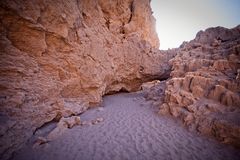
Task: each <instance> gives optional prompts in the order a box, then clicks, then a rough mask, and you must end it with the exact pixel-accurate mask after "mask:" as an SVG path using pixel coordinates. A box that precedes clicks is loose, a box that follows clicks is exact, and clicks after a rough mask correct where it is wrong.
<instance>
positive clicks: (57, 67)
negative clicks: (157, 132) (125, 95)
mask: <svg viewBox="0 0 240 160" xmlns="http://www.w3.org/2000/svg"><path fill="white" fill-rule="evenodd" d="M154 27H155V19H154V18H153V16H152V12H151V8H150V4H149V0H116V1H110V0H109V1H106V0H96V1H95V0H76V1H67V0H55V1H45V0H31V1H24V0H19V1H13V0H7V1H0V103H1V108H0V113H1V114H0V118H1V127H0V136H1V142H0V155H2V157H1V158H6V157H7V156H8V155H9V154H10V153H12V152H13V151H14V150H16V149H18V148H19V147H20V146H21V145H22V144H23V142H25V141H26V140H27V139H28V138H29V137H30V136H31V135H32V133H33V132H34V131H35V130H36V128H38V127H40V126H41V125H43V124H44V123H46V122H49V121H51V120H53V119H59V118H61V117H62V116H64V117H67V116H69V115H77V114H79V113H81V112H83V111H84V110H86V109H87V107H88V106H89V104H94V103H99V102H101V97H102V95H104V94H107V93H110V92H114V91H119V90H121V89H122V90H127V91H134V90H137V89H138V88H139V86H140V84H141V83H142V82H144V81H147V80H151V79H154V78H161V76H164V73H165V71H164V69H165V70H168V69H169V68H168V67H165V65H163V66H161V64H164V63H161V62H163V61H166V62H167V59H166V58H165V57H164V56H163V55H160V54H159V52H158V51H157V49H156V48H158V47H159V41H158V37H157V35H156V32H155V28H154Z"/></svg>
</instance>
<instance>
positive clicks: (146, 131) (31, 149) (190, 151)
mask: <svg viewBox="0 0 240 160" xmlns="http://www.w3.org/2000/svg"><path fill="white" fill-rule="evenodd" d="M157 111H158V108H157V107H153V105H152V104H151V103H150V102H149V101H146V100H145V99H144V96H143V94H142V93H141V92H138V93H120V94H115V95H108V96H105V97H104V98H103V103H102V105H101V106H98V107H94V108H93V109H90V110H88V111H86V112H84V113H83V114H81V115H80V117H81V122H82V123H84V122H85V123H86V122H89V121H92V120H94V119H97V118H100V119H103V121H101V122H99V123H97V124H95V125H93V124H85V125H78V126H75V127H73V128H72V129H68V130H67V131H65V132H64V133H63V134H62V135H61V136H59V137H57V138H56V139H54V140H53V141H50V142H48V143H45V144H42V145H39V146H34V142H35V140H36V137H38V136H43V137H44V136H46V135H47V134H48V133H49V132H50V131H51V130H52V129H53V128H54V127H55V126H56V124H54V123H52V124H48V125H46V126H45V127H42V128H41V129H39V130H38V131H37V132H36V133H35V135H34V137H32V139H31V140H30V141H29V142H28V143H27V145H26V146H25V147H23V149H21V150H20V151H18V152H17V153H15V154H14V156H13V157H12V159H13V160H26V159H34V160H52V159H56V160H66V159H71V160H74V159H76V160H77V159H78V160H168V159H169V160H170V159H173V160H178V159H179V160H180V159H183V160H186V159H192V160H195V159H196V160H197V159H202V160H207V159H214V160H220V159H223V160H234V159H236V160H237V159H239V157H240V152H239V150H237V149H234V148H232V147H231V146H228V145H224V144H221V143H220V142H218V141H215V140H214V139H209V138H207V137H203V136H201V135H197V133H193V132H189V131H188V130H187V129H186V128H184V127H183V126H182V124H181V123H180V121H177V120H174V119H172V118H169V117H166V116H159V115H158V114H157Z"/></svg>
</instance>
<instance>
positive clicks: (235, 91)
mask: <svg viewBox="0 0 240 160" xmlns="http://www.w3.org/2000/svg"><path fill="white" fill-rule="evenodd" d="M175 51H176V53H177V55H176V56H175V57H174V58H173V59H171V60H170V61H169V63H170V64H171V65H172V72H171V77H170V80H168V81H167V83H166V90H165V98H164V103H163V104H162V105H160V111H159V113H160V114H164V115H166V114H170V115H172V116H174V117H177V118H180V119H181V120H182V121H183V122H184V124H185V125H186V126H188V127H189V128H190V129H191V130H197V131H199V132H200V133H203V134H205V135H211V136H213V137H216V138H217V139H218V140H220V141H222V142H224V143H229V144H233V145H235V146H238V147H240V81H239V79H238V74H239V73H238V72H239V68H240V26H238V27H236V28H233V29H226V28H222V27H217V28H209V29H207V30H206V31H204V32H203V31H200V32H199V33H198V34H197V36H196V38H195V39H194V40H192V41H190V42H185V43H183V44H182V45H181V47H180V48H178V49H177V50H175ZM159 99H161V98H159ZM159 101H160V100H159Z"/></svg>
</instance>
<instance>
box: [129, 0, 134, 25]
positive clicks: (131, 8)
mask: <svg viewBox="0 0 240 160" xmlns="http://www.w3.org/2000/svg"><path fill="white" fill-rule="evenodd" d="M133 3H134V0H133V1H132V2H131V4H130V11H131V14H130V18H129V20H128V23H130V22H131V20H132V16H133V11H134V5H133Z"/></svg>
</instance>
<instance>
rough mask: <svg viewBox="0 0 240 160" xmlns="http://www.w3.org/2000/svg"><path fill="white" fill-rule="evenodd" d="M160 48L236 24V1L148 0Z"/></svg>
mask: <svg viewBox="0 0 240 160" xmlns="http://www.w3.org/2000/svg"><path fill="white" fill-rule="evenodd" d="M151 7H152V11H153V15H154V17H155V19H156V30H157V33H158V37H159V39H160V49H164V50H166V49H168V48H176V47H179V46H180V45H181V44H182V42H183V41H189V40H192V39H194V38H195V36H196V34H197V32H198V31H200V30H205V29H207V28H209V27H217V26H223V27H226V28H233V27H236V26H237V25H239V24H240V0H151Z"/></svg>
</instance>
